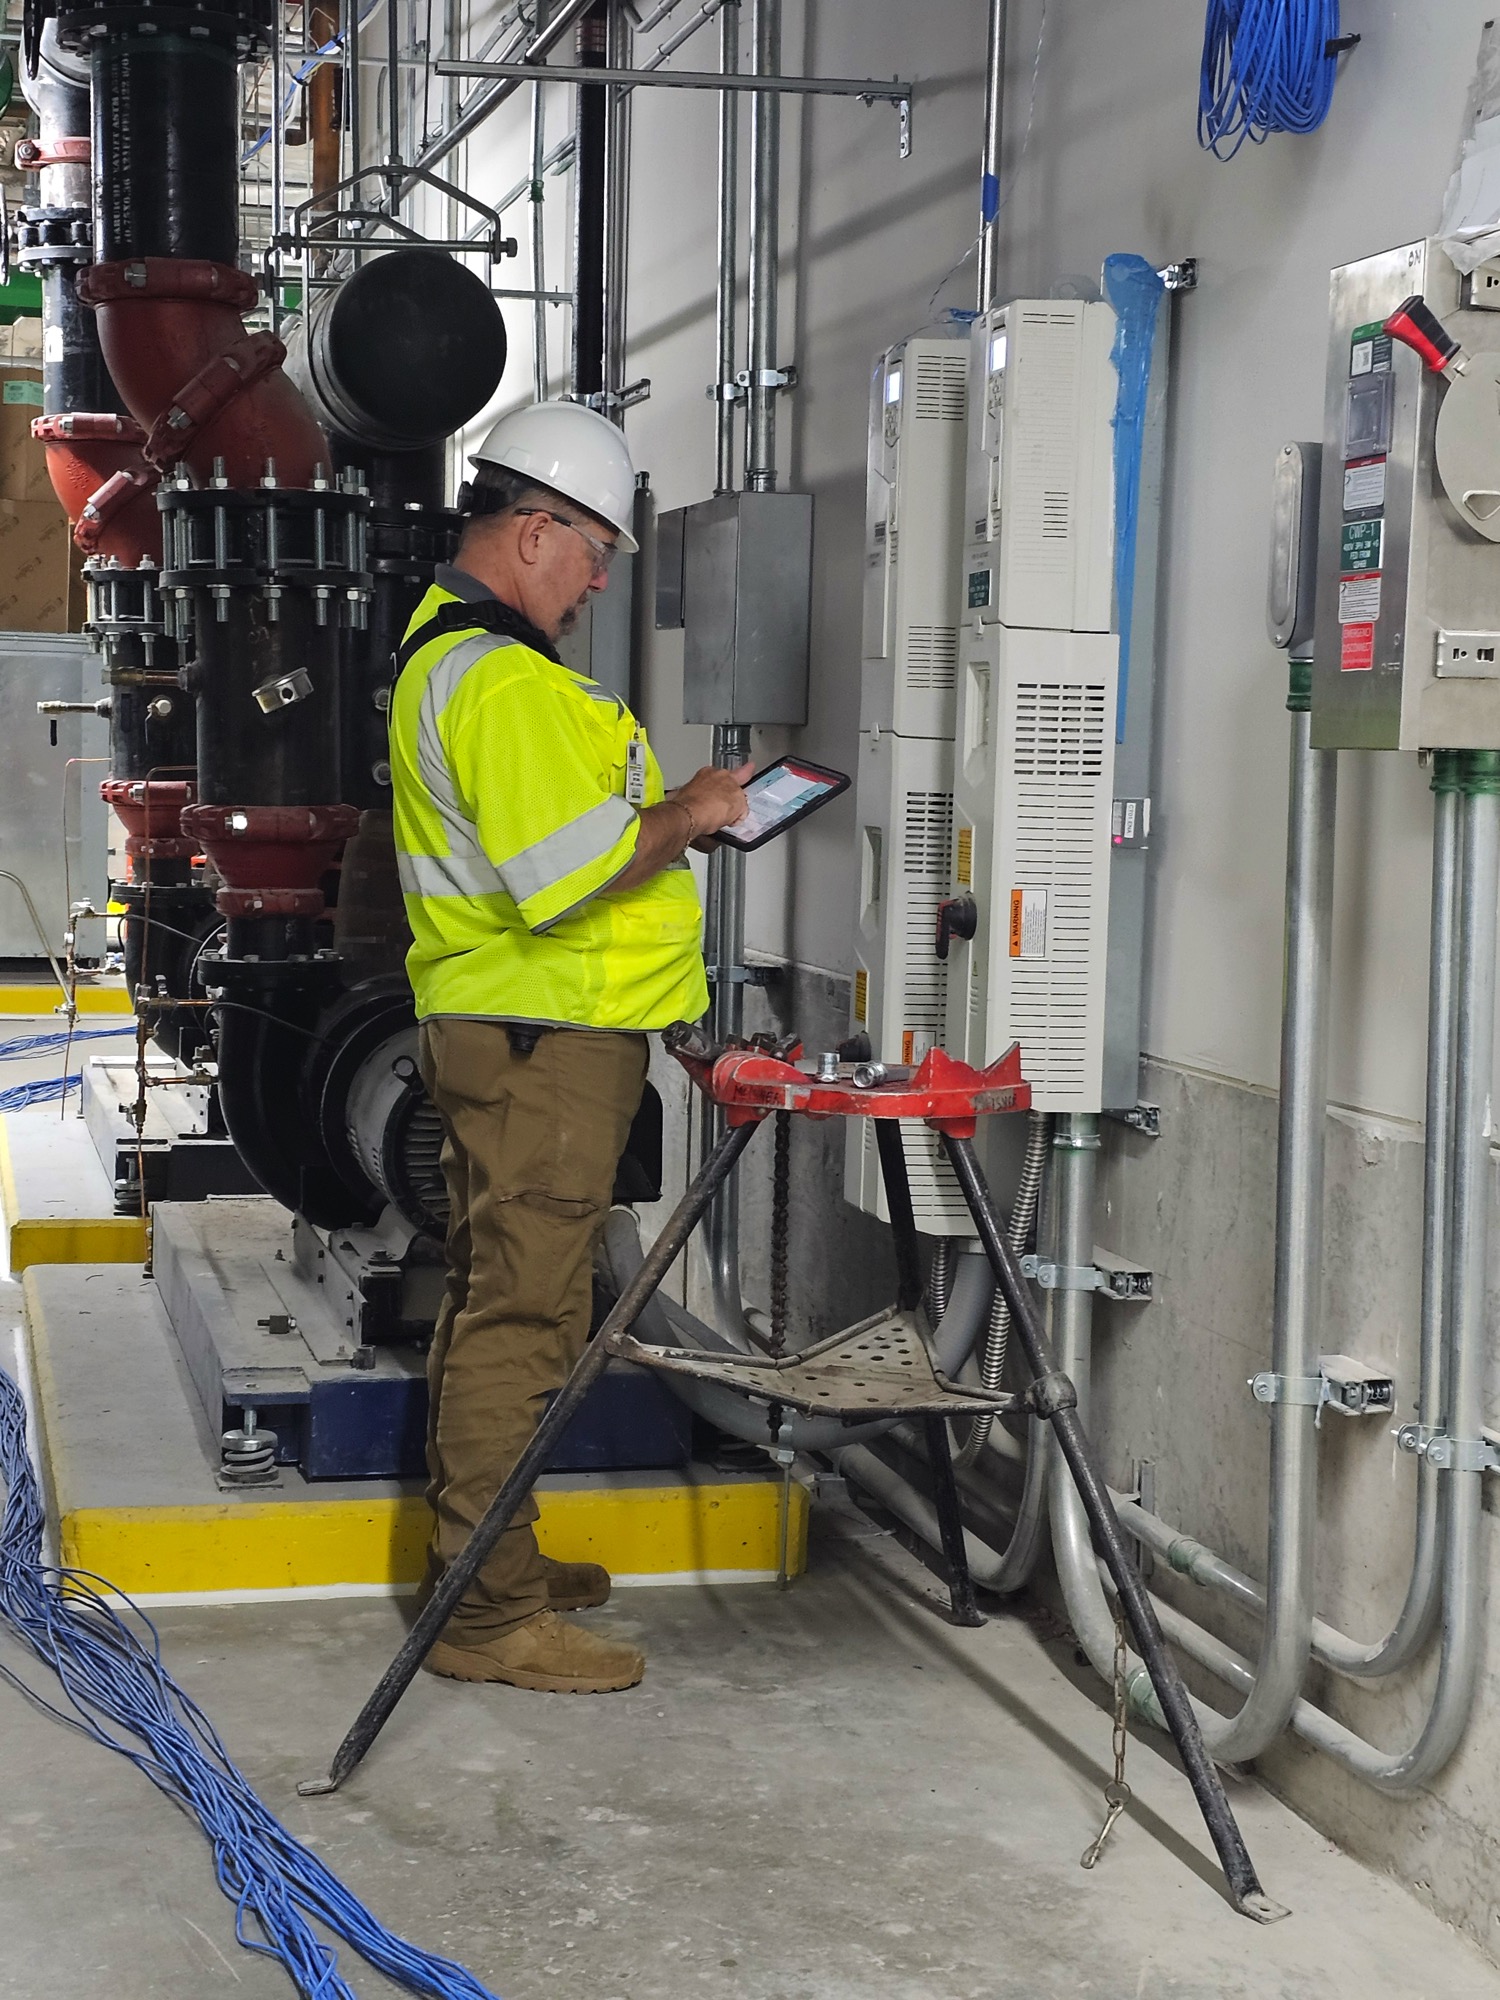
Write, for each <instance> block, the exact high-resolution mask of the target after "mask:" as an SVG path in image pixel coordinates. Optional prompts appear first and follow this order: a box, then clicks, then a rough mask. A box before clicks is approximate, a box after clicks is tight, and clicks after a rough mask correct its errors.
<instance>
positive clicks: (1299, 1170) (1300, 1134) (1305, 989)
mask: <svg viewBox="0 0 1500 2000" xmlns="http://www.w3.org/2000/svg"><path fill="white" fill-rule="evenodd" d="M1311 721H1312V718H1311V716H1310V714H1308V713H1307V712H1306V711H1305V710H1302V711H1300V712H1294V713H1293V716H1292V728H1291V752H1290V758H1291V769H1290V788H1289V789H1290V805H1289V816H1288V825H1287V889H1286V947H1285V954H1286V980H1285V1001H1284V1006H1283V1014H1282V1034H1281V1109H1280V1131H1279V1139H1278V1149H1277V1152H1278V1159H1277V1195H1276V1207H1277V1214H1276V1281H1275V1303H1274V1310H1273V1331H1272V1357H1271V1373H1272V1375H1273V1376H1274V1378H1275V1381H1276V1385H1277V1388H1278V1392H1279V1393H1278V1395H1277V1397H1276V1400H1275V1401H1274V1402H1273V1403H1272V1405H1271V1480H1270V1485H1271V1498H1270V1519H1269V1531H1268V1533H1269V1551H1268V1564H1267V1568H1268V1576H1269V1582H1268V1585H1267V1590H1266V1600H1267V1611H1266V1624H1265V1631H1264V1634H1263V1638H1262V1643H1261V1654H1260V1663H1259V1669H1258V1671H1257V1673H1256V1676H1255V1681H1254V1686H1253V1690H1252V1692H1251V1694H1250V1696H1249V1698H1248V1699H1247V1700H1246V1702H1245V1705H1244V1707H1243V1708H1242V1709H1241V1711H1240V1713H1239V1714H1238V1715H1237V1716H1235V1717H1233V1718H1232V1719H1227V1720H1226V1719H1225V1718H1223V1717H1214V1716H1208V1715H1206V1716H1204V1717H1203V1718H1202V1721H1203V1729H1204V1736H1205V1739H1206V1741H1207V1743H1208V1746H1209V1749H1210V1750H1211V1751H1212V1752H1213V1754H1214V1755H1215V1756H1216V1757H1218V1758H1220V1759H1221V1760H1222V1761H1224V1762H1226V1763H1228V1762H1238V1761H1241V1760H1243V1759H1246V1758H1249V1757H1254V1756H1256V1755H1257V1754H1258V1753H1259V1752H1260V1751H1262V1750H1264V1749H1265V1747H1266V1746H1267V1744H1269V1743H1271V1742H1273V1741H1274V1740H1275V1739H1276V1737H1277V1736H1279V1735H1280V1733H1281V1731H1282V1730H1283V1729H1284V1728H1285V1727H1286V1724H1287V1720H1288V1718H1289V1716H1290V1714H1291V1710H1292V1705H1293V1703H1294V1702H1295V1701H1296V1699H1297V1695H1298V1691H1299V1689H1300V1687H1301V1684H1302V1677H1303V1674H1304V1673H1305V1671H1306V1667H1307V1660H1308V1655H1309V1651H1310V1648H1311V1644H1312V1557H1313V1533H1314V1529H1315V1526H1316V1495H1317V1484H1316V1482H1317V1457H1316V1447H1317V1434H1316V1430H1315V1420H1316V1417H1317V1385H1318V1306H1319V1287H1320V1285H1321V1281H1322V1233H1323V1232H1322V1219H1323V1131H1324V1125H1325V1122H1326V1117H1327V1097H1326V1089H1325V1082H1324V1071H1325V1063H1326V1047H1327V1020H1328V981H1329V956H1330V939H1331V931H1332V900H1333V834H1334V807H1335V802H1336V786H1337V770H1338V766H1337V753H1336V752H1334V751H1326V750H1314V749H1313V747H1312V742H1311V734H1310V730H1311ZM1085 1222H1087V1223H1088V1225H1089V1226H1088V1227H1087V1228H1085V1227H1084V1224H1085ZM1064 1226H1065V1227H1067V1228H1068V1229H1069V1231H1070V1236H1071V1238H1073V1239H1076V1240H1075V1241H1074V1242H1073V1248H1072V1249H1070V1250H1069V1251H1067V1252H1065V1253H1062V1254H1061V1255H1060V1258H1059V1261H1061V1262H1064V1263H1067V1262H1070V1261H1074V1257H1073V1251H1074V1250H1077V1252H1078V1258H1077V1261H1080V1262H1086V1261H1087V1260H1088V1257H1089V1254H1090V1251H1089V1248H1088V1246H1089V1244H1090V1243H1091V1241H1092V1214H1091V1212H1090V1214H1089V1215H1088V1216H1087V1217H1082V1216H1075V1214H1074V1212H1073V1210H1072V1208H1071V1207H1069V1208H1068V1209H1067V1217H1066V1222H1065V1225H1064ZM1064 1296H1065V1298H1066V1297H1068V1296H1070V1295H1064ZM1063 1310H1064V1311H1066V1310H1067V1307H1066V1306H1065V1307H1064V1308H1063ZM1074 1310H1075V1311H1076V1310H1077V1308H1076V1307H1075V1308H1074ZM1082 1310H1083V1312H1084V1314H1085V1315H1086V1313H1087V1300H1086V1298H1085V1299H1084V1301H1083V1304H1082ZM1087 1344H1088V1337H1087V1331H1086V1328H1084V1329H1082V1330H1079V1331H1077V1332H1076V1333H1075V1334H1074V1335H1073V1337H1072V1340H1071V1341H1069V1342H1064V1341H1063V1340H1062V1339H1061V1338H1060V1340H1059V1346H1060V1348H1062V1347H1065V1346H1069V1345H1072V1346H1075V1347H1076V1350H1077V1351H1078V1352H1079V1353H1080V1354H1082V1353H1083V1352H1084V1351H1085V1350H1086V1348H1087ZM1062 1366H1063V1367H1064V1368H1066V1369H1067V1370H1068V1372H1069V1373H1070V1374H1072V1373H1073V1367H1072V1363H1071V1360H1069V1359H1065V1360H1064V1361H1063V1362H1062ZM1074 1380H1075V1382H1078V1381H1079V1376H1078V1375H1077V1374H1074ZM1081 1394H1082V1388H1081V1384H1080V1395H1081ZM1061 1483H1063V1484H1068V1485H1069V1486H1070V1485H1071V1482H1068V1481H1066V1478H1065V1476H1064V1478H1063V1480H1062V1481H1061ZM1053 1519H1054V1528H1053V1533H1054V1539H1055V1540H1057V1541H1058V1542H1059V1543H1060V1547H1059V1553H1058V1567H1059V1571H1060V1573H1061V1575H1062V1581H1063V1589H1064V1594H1065V1596H1066V1597H1067V1599H1068V1605H1069V1613H1070V1615H1072V1614H1073V1611H1074V1599H1075V1598H1076V1599H1078V1600H1080V1602H1082V1601H1083V1600H1087V1611H1086V1614H1085V1618H1086V1624H1087V1627H1088V1631H1087V1633H1085V1631H1084V1630H1083V1629H1082V1628H1080V1637H1081V1638H1082V1639H1083V1640H1084V1645H1085V1650H1086V1651H1087V1652H1088V1653H1089V1656H1090V1658H1091V1659H1092V1660H1093V1663H1094V1665H1095V1667H1096V1668H1097V1669H1099V1670H1100V1671H1101V1672H1103V1673H1105V1674H1106V1675H1107V1674H1108V1673H1110V1672H1112V1670H1113V1660H1114V1646H1113V1636H1112V1631H1110V1630H1107V1629H1106V1628H1108V1627H1110V1626H1111V1624H1112V1621H1111V1620H1110V1618H1109V1615H1108V1612H1107V1609H1106V1607H1105V1604H1104V1602H1103V1598H1102V1594H1101V1593H1100V1592H1099V1591H1098V1590H1097V1582H1098V1579H1097V1572H1096V1569H1095V1565H1094V1561H1093V1553H1092V1548H1091V1546H1090V1544H1089V1542H1088V1530H1087V1525H1086V1523H1085V1522H1084V1521H1083V1518H1082V1509H1081V1507H1080V1506H1079V1505H1078V1502H1077V1499H1076V1496H1071V1497H1063V1496H1061V1495H1057V1494H1055V1495H1054V1516H1053ZM1096 1649H1097V1650H1096Z"/></svg>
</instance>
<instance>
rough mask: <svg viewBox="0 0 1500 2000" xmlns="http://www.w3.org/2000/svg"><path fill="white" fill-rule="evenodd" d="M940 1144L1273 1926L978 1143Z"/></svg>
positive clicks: (1218, 1836)
mask: <svg viewBox="0 0 1500 2000" xmlns="http://www.w3.org/2000/svg"><path fill="white" fill-rule="evenodd" d="M943 1145H944V1147H945V1148H946V1149H947V1153H948V1158H949V1159H950V1160H951V1161H952V1163H953V1171H954V1173H955V1174H956V1175H957V1176H958V1184H959V1186H960V1187H961V1188H962V1189H963V1191H964V1199H965V1201H966V1202H967V1203H968V1205H969V1213H970V1214H971V1215H972V1216H973V1218H974V1225H975V1228H976V1230H977V1232H978V1235H979V1239H980V1241H981V1242H982V1243H983V1245H984V1249H985V1254H986V1256H987V1257H988V1258H989V1262H990V1269H991V1270H992V1271H993V1272H994V1274H995V1282H996V1283H997V1284H998V1285H999V1287H1000V1289H1001V1291H1002V1292H1003V1293H1004V1295H1005V1302H1006V1304H1007V1305H1008V1306H1009V1307H1010V1311H1011V1320H1012V1323H1013V1325H1014V1328H1015V1331H1016V1334H1017V1337H1018V1338H1019V1340H1020V1342H1021V1345H1022V1348H1023V1349H1024V1350H1025V1354H1026V1360H1027V1364H1028V1366H1029V1367H1030V1368H1031V1371H1032V1374H1033V1375H1034V1377H1035V1380H1034V1381H1033V1382H1032V1385H1031V1392H1030V1402H1031V1407H1032V1410H1033V1412H1034V1414H1035V1415H1037V1416H1039V1417H1045V1418H1046V1419H1047V1421H1048V1422H1049V1423H1050V1424H1051V1426H1052V1429H1053V1433H1054V1435H1055V1436H1056V1438H1057V1443H1058V1448H1059V1449H1060V1450H1061V1452H1062V1455H1063V1457H1064V1458H1065V1459H1066V1460H1067V1464H1068V1470H1069V1472H1070V1473H1071V1474H1072V1475H1073V1483H1074V1484H1075V1485H1076V1486H1077V1488H1078V1494H1079V1498H1080V1499H1081V1500H1082V1501H1083V1504H1084V1508H1085V1510H1086V1512H1087V1514H1088V1517H1089V1523H1090V1525H1091V1527H1092V1528H1093V1530H1094V1533H1095V1534H1096V1535H1097V1536H1098V1538H1099V1546H1100V1548H1101V1549H1102V1551H1103V1554H1104V1560H1105V1562H1106V1563H1107V1564H1108V1566H1109V1573H1110V1575H1111V1576H1112V1577H1113V1579H1114V1584H1115V1588H1116V1590H1117V1591H1118V1592H1119V1595H1120V1602H1121V1604H1122V1605H1123V1606H1124V1609H1125V1616H1126V1618H1127V1620H1128V1621H1129V1624H1130V1629H1131V1632H1132V1634H1133V1636H1134V1638H1135V1643H1136V1646H1137V1648H1138V1649H1139V1651H1140V1655H1141V1658H1142V1659H1143V1660H1144V1661H1145V1663H1146V1669H1147V1671H1148V1673H1149V1674H1150V1676H1151V1685H1152V1686H1153V1687H1154V1688H1155V1690H1156V1698H1157V1700H1158V1701H1159V1702H1160V1703H1161V1709H1162V1714H1163V1715H1164V1716H1165V1718H1166V1722H1167V1727H1168V1728H1169V1729H1170V1730H1171V1732H1172V1740H1173V1741H1174V1742H1175V1743H1176V1745H1177V1750H1178V1754H1179V1755H1180V1756H1181V1758H1182V1762H1183V1766H1184V1768H1185V1769H1186V1771H1187V1777H1188V1783H1189V1784H1190V1785H1191V1786H1192V1788H1193V1794H1194V1796H1195V1797H1196V1799H1197V1801H1198V1809H1199V1811H1200V1812H1201V1813H1202V1814H1203V1818H1204V1823H1205V1824H1206V1825H1207V1827H1208V1831H1209V1836H1210V1838H1211V1839H1212V1841H1213V1844H1214V1847H1215V1849H1216V1850H1217V1852H1218V1856H1219V1860H1220V1862H1221V1864H1222V1865H1223V1869H1224V1875H1225V1879H1226V1881H1227V1882H1228V1884H1229V1891H1230V1894H1231V1895H1232V1896H1233V1898H1234V1901H1235V1905H1236V1907H1237V1908H1238V1909H1239V1910H1240V1911H1241V1912H1242V1913H1243V1914H1244V1915H1245V1916H1247V1917H1252V1918H1254V1919H1255V1921H1256V1922H1257V1923H1263V1924H1264V1923H1274V1922H1275V1921H1276V1919H1277V1918H1278V1917H1284V1916H1285V1915H1286V1914H1287V1912H1286V1911H1285V1910H1284V1909H1283V1908H1282V1907H1281V1905H1280V1904H1279V1903H1274V1902H1272V1900H1271V1898H1270V1897H1269V1896H1267V1895H1266V1894H1265V1892H1264V1891H1263V1890H1262V1888H1261V1886H1260V1879H1259V1877H1258V1876H1257V1875H1256V1872H1255V1864H1254V1862H1253V1861H1252V1860H1251V1859H1250V1855H1249V1851H1248V1849H1247V1848H1246V1846H1245V1841H1244V1836H1243V1835H1242V1834H1241V1832H1240V1829H1239V1826H1238V1824H1237V1823H1236V1821H1235V1817H1234V1813H1233V1812H1232V1810H1231V1809H1230V1804H1229V1800H1228V1799H1227V1797H1226V1796H1225V1793H1224V1786H1223V1784H1222V1782H1221V1781H1220V1778H1219V1773H1218V1770H1217V1768H1216V1767H1215V1765H1214V1762H1213V1760H1212V1758H1211V1757H1210V1756H1209V1754H1208V1750H1207V1748H1206V1746H1205V1744H1204V1741H1203V1732H1202V1730H1201V1729H1200V1728H1199V1727H1198V1718H1197V1716H1196V1715H1195V1714H1194V1713H1193V1705H1192V1701H1191V1700H1190V1698H1189V1696H1188V1691H1187V1689H1186V1688H1185V1687H1184V1686H1183V1683H1182V1675H1181V1674H1180V1673H1179V1672H1178V1671H1177V1662H1176V1661H1175V1660H1174V1659H1173V1657H1172V1655H1171V1653H1170V1652H1169V1651H1168V1650H1167V1642H1166V1639H1165V1638H1164V1636H1163V1634H1162V1629H1161V1625H1160V1624H1159V1622H1158V1620H1157V1616H1156V1609H1155V1607H1154V1605H1153V1604H1152V1602H1151V1599H1150V1598H1149V1596H1148V1595H1147V1594H1146V1586H1145V1585H1144V1584H1143V1583H1142V1582H1141V1578H1140V1572H1139V1570H1137V1568H1136V1566H1135V1560H1134V1558H1133V1556H1132V1555H1131V1552H1130V1544H1129V1542H1128V1541H1127V1540H1126V1537H1125V1531H1124V1529H1123V1528H1122V1527H1121V1526H1120V1521H1119V1516H1118V1515H1117V1514H1116V1513H1115V1509H1114V1503H1113V1501H1112V1500H1111V1499H1110V1497H1109V1489H1108V1488H1107V1486H1106V1485H1105V1483H1104V1474H1103V1471H1102V1470H1101V1468H1100V1465H1099V1460H1098V1457H1097V1455H1096V1453H1095V1451H1094V1447H1093V1444H1092V1443H1091V1441H1090V1439H1089V1435H1088V1433H1087V1431H1085V1429H1084V1427H1083V1425H1082V1423H1081V1422H1080V1420H1079V1416H1078V1394H1077V1391H1076V1390H1075V1389H1074V1387H1073V1384H1072V1383H1071V1382H1070V1381H1069V1380H1068V1378H1067V1376H1066V1375H1063V1374H1060V1373H1059V1372H1058V1371H1057V1368H1056V1367H1055V1365H1054V1358H1053V1354H1052V1349H1051V1345H1050V1343H1049V1342H1048V1339H1047V1335H1046V1332H1045V1330H1044V1329H1043V1326H1042V1322H1041V1318H1040V1316H1039V1315H1038V1313H1037V1309H1036V1301H1035V1300H1034V1299H1033V1298H1032V1296H1031V1289H1030V1287H1029V1286H1028V1285H1027V1283H1026V1281H1025V1279H1024V1277H1023V1276H1022V1274H1021V1267H1020V1264H1019V1263H1018V1262H1017V1260H1016V1254H1015V1252H1014V1251H1013V1250H1012V1249H1011V1247H1010V1244H1009V1243H1008V1242H1007V1241H1006V1237H1005V1232H1004V1230H1003V1229H1002V1228H1001V1226H1000V1218H999V1216H998V1215H997V1214H996V1212H995V1202H994V1197H993V1196H992V1195H991V1193H990V1191H989V1187H988V1186H987V1184H986V1182H985V1178H984V1173H983V1171H982V1169H981V1167H980V1165H979V1161H978V1158H977V1156H976V1155H975V1152H974V1142H973V1141H972V1140H971V1139H954V1138H950V1137H949V1136H948V1135H947V1134H946V1133H945V1134H944V1136H943Z"/></svg>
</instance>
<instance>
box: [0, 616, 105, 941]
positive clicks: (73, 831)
mask: <svg viewBox="0 0 1500 2000" xmlns="http://www.w3.org/2000/svg"><path fill="white" fill-rule="evenodd" d="M103 692H104V688H103V685H102V676H101V673H100V667H99V656H98V655H97V654H96V653H94V652H93V651H92V650H91V649H90V647H89V644H88V641H87V640H86V639H83V638H81V637H79V636H77V635H75V634H72V633H54V632H0V868H4V869H7V870H9V871H10V873H12V874H14V875H19V876H20V878H21V880H22V881H23V882H24V883H25V884H26V887H27V888H28V889H29V890H30V892H31V898H32V901H33V902H34V903H35V904H36V907H37V912H38V914H39V916H40V917H41V920H42V925H43V928H44V929H45V930H46V932H47V937H48V942H49V943H50V944H51V946H52V948H53V950H54V951H57V952H61V950H62V949H63V933H64V931H65V930H66V929H67V927H68V911H69V906H70V904H71V903H77V902H81V901H82V900H83V899H84V898H85V897H87V898H88V899H89V900H90V901H92V903H93V905H94V907H95V909H97V910H101V911H102V910H103V909H104V907H105V904H106V901H107V899H108V895H109V884H108V854H107V848H108V838H109V836H108V820H107V815H106V813H105V809H104V805H103V802H102V801H101V799H100V797H99V781H100V779H101V778H103V777H105V776H107V774H108V770H109V765H108V755H109V725H108V723H107V722H106V721H105V720H104V718H103V717H102V716H97V715H59V716H53V717H49V716H41V715H38V714H37V712H36V705H37V703H38V702H39V701H97V700H98V699H99V697H100V695H101V694H102V693H103ZM54 736H55V738H56V741H55V742H54V740H53V738H54ZM65 835H66V839H65ZM104 943H105V940H104V925H103V924H102V923H98V922H91V923H87V924H85V925H84V927H83V929H82V930H81V931H80V933H79V952H80V955H81V956H83V957H88V958H98V957H101V956H102V955H103V951H104ZM42 956H43V952H42V947H41V944H40V942H39V940H38V938H37V935H36V932H35V930H34V929H33V928H32V925H31V920H30V918H29V917H28V915H27V912H26V906H25V904H24V902H23V901H22V900H21V897H20V895H19V894H18V892H17V891H16V889H15V886H14V885H13V884H12V883H10V882H0V958H40V957H42Z"/></svg>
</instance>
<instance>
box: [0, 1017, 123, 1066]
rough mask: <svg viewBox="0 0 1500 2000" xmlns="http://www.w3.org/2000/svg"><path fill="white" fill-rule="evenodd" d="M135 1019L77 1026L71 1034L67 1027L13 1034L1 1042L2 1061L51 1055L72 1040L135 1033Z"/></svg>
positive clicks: (91, 1039)
mask: <svg viewBox="0 0 1500 2000" xmlns="http://www.w3.org/2000/svg"><path fill="white" fill-rule="evenodd" d="M134 1033H135V1022H134V1021H122V1022H121V1024H120V1026H119V1027H118V1028H75V1029H74V1030H73V1032H72V1034H71V1035H70V1034H69V1033H68V1031H67V1029H66V1028H46V1029H44V1030H43V1032H42V1033H41V1034H39V1035H12V1037H11V1039H10V1040H9V1041H8V1042H0V1062H13V1061H16V1060H18V1059H19V1058H20V1057H21V1056H41V1055H51V1054H52V1053H53V1051H54V1050H56V1049H65V1048H67V1046H68V1045H69V1043H70V1042H71V1043H72V1044H74V1046H76V1045H77V1044H78V1043H79V1042H103V1041H107V1040H109V1039H110V1038H111V1037H113V1036H115V1035H133V1034H134Z"/></svg>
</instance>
